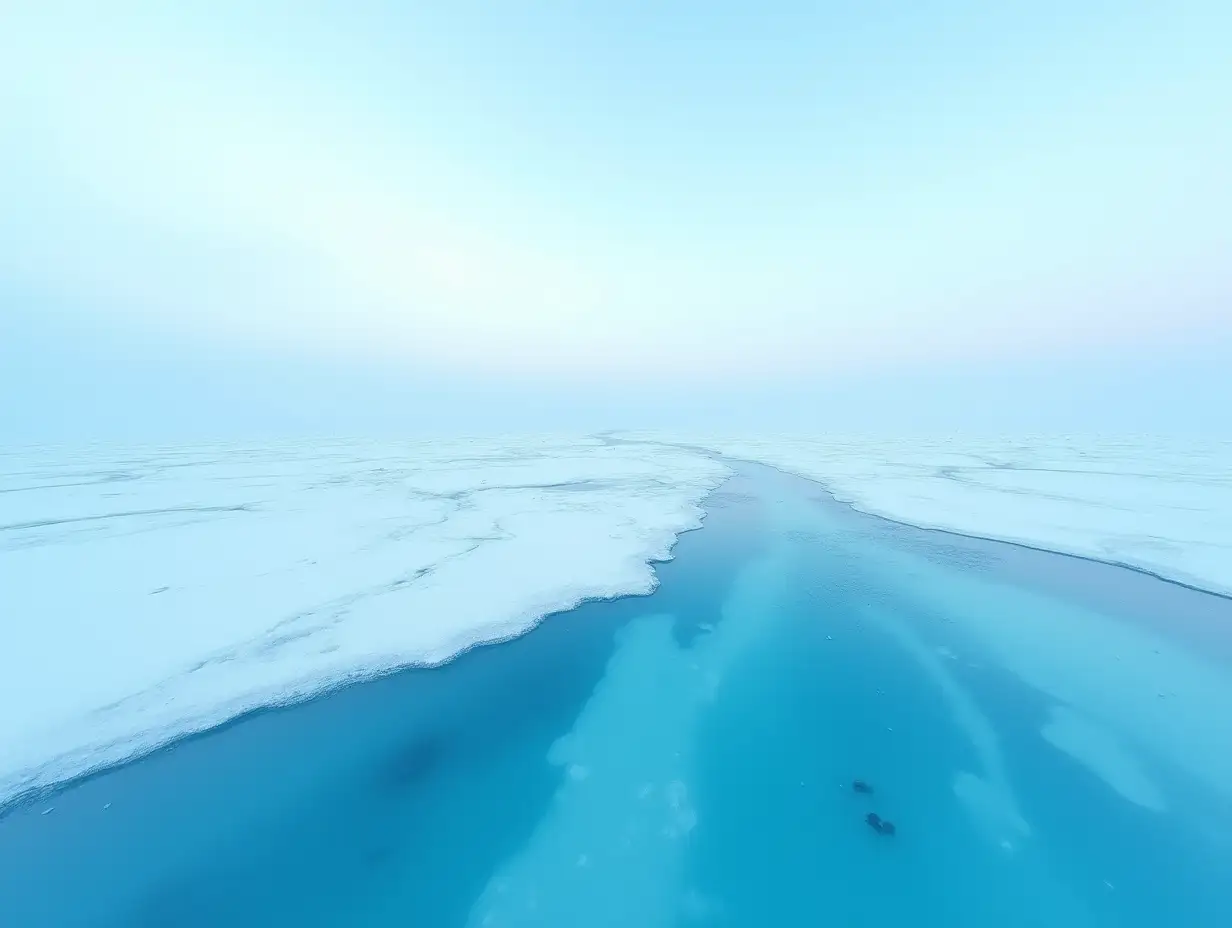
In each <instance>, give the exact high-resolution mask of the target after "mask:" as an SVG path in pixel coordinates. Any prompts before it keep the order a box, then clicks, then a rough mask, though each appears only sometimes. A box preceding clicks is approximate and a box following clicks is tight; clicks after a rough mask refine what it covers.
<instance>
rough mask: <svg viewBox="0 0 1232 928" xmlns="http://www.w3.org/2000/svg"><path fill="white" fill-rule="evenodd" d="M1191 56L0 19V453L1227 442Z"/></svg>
mask: <svg viewBox="0 0 1232 928" xmlns="http://www.w3.org/2000/svg"><path fill="white" fill-rule="evenodd" d="M1229 47H1232V5H1230V4H1228V3H1226V2H1225V0H1179V2H1169V3H1160V2H1136V0H1122V2H1079V0H1068V2H1053V0H1035V2H1030V3H1020V2H1014V0H1008V2H1004V3H986V2H981V3H975V2H966V3H959V2H944V0H941V2H930V0H916V2H911V3H905V2H884V0H869V2H861V3H857V2H849V3H838V2H818V3H803V2H796V0H766V2H760V3H756V4H752V3H735V2H728V0H710V2H693V0H688V2H669V0H663V2H657V3H652V2H636V0H625V2H608V0H593V2H582V0H577V2H572V3H569V2H564V0H559V2H555V3H549V2H539V0H524V2H520V3H495V2H490V0H488V2H482V3H481V2H472V0H454V2H450V3H432V4H428V3H416V2H401V3H394V2H388V3H377V2H364V0H355V2H346V3H344V2H338V3H323V2H301V3H290V2H278V3H275V2H264V3H252V2H246V3H233V2H229V0H214V2H209V3H202V2H195V0H184V2H180V3H131V2H124V0H114V2H109V3H107V4H98V3H62V2H56V0H41V2H28V3H27V2H12V0H0V397H3V400H2V401H0V442H3V441H4V440H5V438H6V435H7V437H8V440H11V441H25V440H41V439H44V438H46V439H56V440H71V439H74V438H96V437H109V436H112V435H115V436H123V437H132V438H149V439H156V438H159V437H163V436H175V435H188V434H193V435H199V436H201V437H207V436H211V435H213V434H215V433H217V434H219V435H221V434H223V433H226V432H228V431H235V432H245V433H248V434H251V435H259V434H273V433H275V432H281V431H285V432H307V433H342V432H345V433H369V432H381V433H389V434H403V433H414V432H420V431H425V430H428V431H435V432H442V431H443V432H448V431H463V432H467V431H493V430H521V429H527V428H533V429H548V430H552V429H561V430H576V429H586V430H590V429H601V428H637V427H653V428H660V427H682V428H707V429H719V430H727V431H750V430H754V429H766V428H783V429H792V430H801V429H806V430H825V429H843V430H848V431H850V430H852V429H855V428H860V427H867V428H868V429H869V430H872V431H877V430H882V429H897V430H905V429H916V430H923V431H928V430H937V429H957V430H961V429H971V430H979V431H985V432H986V431H989V430H993V429H1009V430H1013V429H1031V430H1040V431H1048V430H1057V429H1077V428H1083V429H1107V430H1117V431H1125V430H1163V429H1168V428H1177V429H1182V430H1186V431H1198V432H1212V431H1216V432H1217V431H1219V430H1221V429H1222V430H1223V431H1228V430H1229V429H1232V425H1230V424H1229V423H1232V414H1228V413H1227V412H1226V411H1225V410H1226V409H1227V408H1229V407H1230V406H1232V404H1230V403H1229V398H1230V397H1232V373H1230V372H1229V371H1232V56H1230V55H1229V54H1228V51H1227V50H1228V48H1229ZM1221 397H1222V399H1221Z"/></svg>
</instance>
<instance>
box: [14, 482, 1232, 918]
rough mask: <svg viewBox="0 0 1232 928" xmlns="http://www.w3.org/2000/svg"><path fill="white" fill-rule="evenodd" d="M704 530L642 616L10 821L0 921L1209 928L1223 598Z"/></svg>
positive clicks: (907, 536) (711, 507) (996, 555)
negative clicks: (858, 788) (1193, 635)
mask: <svg viewBox="0 0 1232 928" xmlns="http://www.w3.org/2000/svg"><path fill="white" fill-rule="evenodd" d="M567 492H569V493H581V492H584V491H581V490H571V491H567ZM706 506H707V509H708V511H709V513H710V515H709V517H708V519H707V528H706V530H705V531H702V532H696V533H691V534H689V535H688V536H686V537H685V538H683V539H682V541H681V544H680V547H679V549H678V552H679V555H680V556H679V557H678V559H676V560H675V561H673V562H672V563H670V564H664V565H661V566H660V567H659V568H658V573H659V574H660V576H661V578H662V585H661V587H660V588H659V589H658V592H657V593H656V595H655V596H654V597H652V598H640V597H633V598H625V599H615V600H610V601H602V602H589V603H585V604H583V605H581V606H580V607H579V608H577V609H575V610H572V611H570V612H567V613H562V614H559V615H555V616H553V617H552V619H551V620H550V621H547V622H545V623H543V625H542V627H540V628H538V629H537V630H536V631H535V632H534V633H533V634H528V635H522V636H519V637H517V638H516V639H514V640H511V641H509V642H508V643H506V644H504V645H502V646H500V647H491V648H475V649H472V651H471V652H470V653H468V654H466V655H464V656H462V657H461V658H460V659H458V660H455V661H451V662H449V664H448V665H447V666H444V667H440V668H435V669H433V670H431V671H428V672H423V671H419V670H412V671H409V672H405V673H398V674H389V675H385V676H383V677H381V678H380V679H374V680H370V681H367V682H365V683H364V684H363V685H359V686H350V687H339V688H337V689H336V690H334V691H333V692H330V693H327V694H323V695H321V696H320V697H319V698H316V699H312V700H309V701H306V702H304V703H302V704H300V705H296V706H294V707H290V708H287V709H284V710H280V711H272V712H260V713H252V714H250V715H248V716H247V717H245V718H243V719H241V720H239V721H238V722H237V724H234V725H227V726H222V727H219V728H217V729H215V730H214V731H212V732H210V733H208V734H206V735H204V736H202V737H198V738H190V739H185V740H184V741H182V742H179V743H177V744H175V745H173V746H169V747H167V748H166V749H164V750H158V751H153V752H151V753H150V754H148V755H147V756H145V757H144V758H142V759H141V760H139V761H137V762H134V763H130V764H125V765H122V766H117V767H114V768H112V769H111V770H108V771H105V772H103V773H101V774H100V775H98V776H95V777H89V778H85V779H82V780H80V781H78V782H75V783H72V784H67V785H65V786H64V787H63V788H61V789H59V790H57V791H56V792H55V794H54V795H51V796H47V797H40V800H39V801H37V802H36V801H29V802H19V803H14V804H13V805H12V806H10V807H9V808H8V809H7V810H6V812H5V815H4V817H3V820H2V821H0V834H2V835H3V839H2V840H0V924H5V925H8V924H14V925H27V924H29V925H47V926H53V925H55V926H64V928H87V926H88V928H96V926H104V928H106V926H116V928H121V926H122V928H129V926H138V925H177V926H183V928H192V926H201V928H206V926H211V928H212V926H215V925H219V924H226V925H235V926H242V925H269V924H295V925H299V926H304V928H308V926H314V925H320V926H326V925H339V924H346V925H371V926H377V925H405V924H408V923H414V924H422V925H467V924H469V925H474V926H482V925H487V926H490V928H499V926H501V925H505V926H517V925H543V926H562V928H564V926H570V928H572V926H577V925H587V926H595V928H600V926H604V925H613V926H615V925H629V924H636V925H647V926H653V925H688V924H698V925H723V926H732V928H735V926H749V928H762V926H766V925H796V924H799V925H823V924H824V925H828V924H833V925H857V924H859V925H866V926H869V928H873V926H881V925H904V924H930V925H931V924H938V925H940V924H944V925H947V926H954V928H976V926H980V928H982V926H987V925H998V926H1001V928H1028V926H1037V925H1050V926H1057V928H1109V926H1113V925H1118V926H1122V925H1123V926H1134V928H1139V926H1143V928H1145V926H1153V925H1170V924H1177V925H1194V926H1206V925H1219V924H1224V923H1226V921H1227V919H1226V917H1222V916H1221V915H1220V914H1219V913H1221V912H1224V913H1226V912H1227V911H1228V910H1229V909H1228V907H1229V904H1232V895H1230V891H1229V889H1228V882H1227V879H1226V873H1227V872H1228V870H1229V867H1232V844H1230V843H1229V840H1228V834H1229V830H1228V823H1229V822H1232V787H1230V786H1229V784H1232V741H1230V740H1229V739H1228V737H1227V718H1228V707H1229V706H1232V676H1230V675H1229V672H1228V668H1229V666H1230V660H1232V657H1230V655H1232V639H1230V638H1229V635H1228V632H1227V629H1229V628H1232V624H1229V620H1230V619H1232V600H1228V599H1226V598H1220V597H1216V596H1212V595H1209V594H1205V593H1201V592H1199V591H1195V590H1192V589H1186V588H1184V587H1180V586H1177V585H1175V584H1170V583H1164V582H1161V581H1159V580H1158V579H1156V578H1153V577H1149V576H1146V575H1143V574H1138V573H1133V572H1130V571H1126V570H1122V569H1118V568H1115V567H1110V566H1108V565H1104V564H1099V563H1094V562H1091V561H1084V560H1079V559H1074V558H1066V557H1061V556H1058V555H1052V554H1047V553H1042V552H1038V551H1032V550H1030V549H1026V548H1022V547H1015V546H1010V545H1002V544H998V543H995V542H986V541H981V540H972V539H966V538H960V537H957V536H945V535H941V534H939V533H936V532H930V531H925V530H920V529H916V528H912V527H910V526H907V525H903V524H896V523H887V522H885V521H884V520H881V519H878V518H875V517H872V516H867V515H863V514H860V513H857V512H854V511H852V510H851V509H850V508H849V507H846V506H843V505H839V504H835V503H834V502H833V501H831V500H829V499H828V498H827V497H826V496H825V494H823V493H821V492H819V491H818V490H817V487H816V485H815V484H809V483H808V482H806V481H803V480H800V479H798V478H794V477H789V476H785V475H783V474H781V473H776V472H775V471H772V470H770V469H769V468H765V467H758V466H755V465H740V466H739V467H738V472H737V474H736V476H735V477H734V478H733V479H732V480H731V482H730V483H729V484H727V485H726V486H724V488H723V489H722V491H720V492H718V493H714V494H711V495H710V496H709V497H708V499H707V502H706ZM158 595H162V594H158ZM155 598H157V597H155ZM1179 617H1187V619H1186V620H1185V621H1179V620H1178V618H1179ZM1193 621H1200V622H1201V623H1203V624H1208V625H1210V626H1211V634H1210V635H1208V636H1207V637H1205V638H1203V639H1202V643H1203V646H1201V647H1194V646H1193V645H1194V642H1192V641H1190V640H1189V629H1191V627H1192V625H1191V623H1192V622H1193ZM1161 693H1162V694H1163V696H1160V695H1159V694H1161ZM855 778H860V779H865V780H866V782H868V783H870V784H874V785H875V792H874V793H873V794H871V795H866V794H859V793H856V792H855V791H853V790H852V788H851V785H850V784H851V782H852V780H853V779H855ZM53 806H54V812H53V813H52V814H48V815H41V814H40V813H41V812H42V811H43V810H44V809H46V808H48V807H53ZM874 811H875V812H877V813H878V814H879V815H881V816H883V817H884V818H885V819H887V820H889V821H893V822H894V823H895V824H896V825H897V826H898V827H897V833H896V836H895V837H893V838H888V837H886V836H883V835H878V834H875V833H873V832H872V831H871V830H870V829H869V828H868V827H867V825H866V824H865V816H866V815H867V814H868V813H869V812H874Z"/></svg>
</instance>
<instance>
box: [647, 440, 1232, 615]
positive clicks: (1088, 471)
mask: <svg viewBox="0 0 1232 928" xmlns="http://www.w3.org/2000/svg"><path fill="white" fill-rule="evenodd" d="M668 440H679V439H678V438H676V439H668ZM692 442H693V443H694V444H698V445H704V446H705V447H709V448H713V449H715V450H716V451H720V452H722V453H724V454H727V455H730V456H732V457H734V458H742V459H745V460H751V461H760V462H762V463H766V464H770V465H772V466H774V467H777V468H780V469H782V470H785V471H787V472H789V473H793V474H798V475H800V476H802V477H808V478H810V479H814V480H817V481H819V482H820V483H822V484H824V485H825V486H826V487H827V489H829V490H830V491H831V492H832V493H834V495H835V496H836V497H837V498H838V499H839V500H842V501H844V502H849V503H852V504H853V505H854V506H855V507H856V508H857V509H861V510H863V511H865V512H870V513H874V514H876V515H882V516H886V517H887V518H891V519H896V520H898V521H902V522H907V523H910V524H911V525H917V526H921V527H924V528H940V529H947V530H950V531H955V532H960V533H963V534H967V535H977V536H980V537H985V538H993V539H997V540H1001V541H1012V542H1017V543H1020V544H1027V545H1031V546H1034V547H1039V548H1044V549H1046V550H1049V551H1059V552H1062V553H1065V554H1076V555H1079V556H1082V557H1090V558H1094V559H1096V560H1100V561H1106V562H1109V563H1115V564H1122V565H1125V566H1129V567H1134V568H1137V569H1140V570H1145V571H1148V572H1150V573H1154V574H1158V575H1159V576H1162V577H1165V578H1167V579H1170V580H1177V581H1180V582H1182V583H1186V584H1190V585H1193V586H1197V587H1199V588H1201V589H1205V590H1211V591H1214V592H1218V593H1223V594H1228V595H1232V531H1229V530H1228V526H1230V525H1232V442H1207V443H1197V442H1191V441H1182V440H1179V439H1177V440H1164V439H1148V438H1133V439H1111V438H1090V437H1083V438H1077V437H1046V438H1039V439H1033V440H1025V439H1021V438H1019V439H1014V440H1008V439H1003V440H993V439H982V440H974V439H961V440H960V439H952V440H931V441H925V440H911V439H894V440H888V439H886V440H877V439H869V438H840V437H818V438H771V439H763V440H745V439H721V438H713V437H711V438H700V439H697V438H695V439H692Z"/></svg>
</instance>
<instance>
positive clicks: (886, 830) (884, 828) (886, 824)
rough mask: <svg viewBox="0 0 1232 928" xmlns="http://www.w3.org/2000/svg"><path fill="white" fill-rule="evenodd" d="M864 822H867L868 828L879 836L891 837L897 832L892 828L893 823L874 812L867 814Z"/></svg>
mask: <svg viewBox="0 0 1232 928" xmlns="http://www.w3.org/2000/svg"><path fill="white" fill-rule="evenodd" d="M864 821H866V822H868V826H869V827H870V828H871V829H873V831H875V832H877V834H879V835H892V834H894V833H895V832H896V831H897V830H898V829H896V828H895V827H894V823H893V822H891V821H889V820H888V819H884V818H882V817H881V816H880V815H878V814H877V813H876V812H870V813H868V815H867V816H865V818H864Z"/></svg>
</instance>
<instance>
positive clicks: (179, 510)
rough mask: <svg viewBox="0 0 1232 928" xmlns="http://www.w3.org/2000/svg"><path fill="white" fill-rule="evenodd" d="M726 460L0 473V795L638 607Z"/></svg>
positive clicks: (193, 465) (109, 466)
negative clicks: (565, 623) (597, 602)
mask: <svg viewBox="0 0 1232 928" xmlns="http://www.w3.org/2000/svg"><path fill="white" fill-rule="evenodd" d="M725 475H726V471H725V469H724V468H723V467H722V465H719V464H716V463H714V462H713V461H711V460H708V459H707V458H705V457H703V456H699V455H696V454H692V453H688V452H685V451H681V450H677V449H672V448H663V447H651V446H629V445H623V446H609V445H607V444H605V443H603V442H599V441H566V440H558V439H542V440H529V439H528V440H521V441H485V442H477V441H457V442H449V443H419V444H411V443H407V444H402V445H372V444H360V443H350V444H345V443H333V444H324V445H322V444H315V445H303V444H299V445H297V444H287V445H281V446H276V447H271V446H261V447H241V446H228V445H219V446H213V447H201V448H194V449H184V448H178V449H173V450H159V449H144V450H142V449H125V450H114V449H110V450H109V449H105V448H95V449H90V450H86V451H81V450H78V451H74V452H68V451H65V450H63V449H35V450H29V451H23V452H10V453H8V454H5V455H3V456H2V457H0V802H2V801H3V800H4V799H6V798H10V797H12V796H13V795H14V794H16V793H19V792H22V791H25V790H28V789H31V788H37V787H41V786H45V785H48V784H51V783H54V782H56V781H59V780H62V779H64V778H66V777H70V776H73V775H76V774H79V773H81V772H83V771H86V770H89V769H91V768H94V767H97V766H101V765H106V764H111V763H114V762H117V761H119V760H122V759H124V758H125V757H128V756H131V755H133V754H135V753H140V752H143V751H146V750H148V749H150V748H152V747H154V746H156V745H158V744H160V743H163V742H165V741H167V740H169V739H171V738H173V737H175V736H177V735H181V734H184V733H187V732H192V731H198V730H202V729H205V728H208V727H211V726H213V725H216V724H218V723H220V722H222V721H225V720H226V719H228V718H231V717H233V716H235V715H237V714H239V713H242V712H244V711H246V710H249V709H252V708H254V707H258V706H262V705H268V704H272V703H279V702H285V701H288V700H293V699H297V698H301V697H304V696H305V695H308V694H310V693H312V692H315V691H317V690H320V689H322V688H323V687H328V686H330V685H333V684H337V683H339V682H342V681H345V680H348V679H351V678H353V677H356V676H361V675H371V674H375V673H379V672H382V671H385V670H388V669H391V668H394V667H398V666H404V665H408V664H434V663H439V662H442V661H445V660H448V659H449V658H450V657H452V656H453V655H455V654H457V653H458V652H459V651H461V650H464V649H466V648H467V647H470V646H472V645H474V644H476V643H480V642H486V641H493V640H498V639H502V638H507V637H510V636H513V635H516V634H519V633H521V632H523V631H525V630H526V629H528V628H529V627H530V626H531V625H533V624H534V623H535V622H536V621H537V620H538V619H539V618H541V617H542V616H543V615H545V614H547V613H550V612H554V611H558V610H562V609H568V608H570V607H571V606H573V605H575V604H577V603H578V602H579V601H580V600H583V599H587V598H592V597H610V596H615V595H619V594H628V593H645V592H648V591H650V590H651V589H652V587H653V585H654V582H655V581H654V574H653V571H652V569H651V567H650V566H649V563H648V562H649V561H652V560H660V559H664V558H667V557H668V556H669V551H670V549H671V547H672V544H673V543H674V541H675V538H676V536H677V534H678V533H680V532H682V531H685V530H688V529H691V528H695V527H696V526H697V525H699V520H700V516H701V509H700V508H699V505H698V504H699V502H700V500H701V499H702V498H703V497H704V496H705V494H706V493H707V492H708V491H709V490H710V489H712V488H713V487H715V486H716V485H718V484H719V483H720V482H721V481H722V480H723V479H724V477H725Z"/></svg>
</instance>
